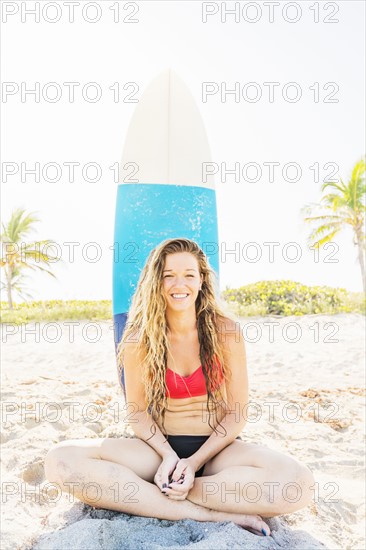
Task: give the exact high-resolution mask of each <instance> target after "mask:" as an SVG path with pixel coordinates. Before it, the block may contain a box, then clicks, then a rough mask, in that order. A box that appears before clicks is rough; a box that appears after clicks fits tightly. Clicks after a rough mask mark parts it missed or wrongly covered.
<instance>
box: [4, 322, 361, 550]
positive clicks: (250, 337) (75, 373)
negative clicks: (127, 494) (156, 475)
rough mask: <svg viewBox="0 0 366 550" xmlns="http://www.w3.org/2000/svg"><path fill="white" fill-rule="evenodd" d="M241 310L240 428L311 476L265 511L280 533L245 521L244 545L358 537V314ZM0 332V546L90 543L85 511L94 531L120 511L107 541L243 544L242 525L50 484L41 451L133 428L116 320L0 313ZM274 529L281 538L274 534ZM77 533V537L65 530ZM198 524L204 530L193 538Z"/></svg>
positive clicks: (353, 545)
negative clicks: (304, 499) (285, 502)
mask: <svg viewBox="0 0 366 550" xmlns="http://www.w3.org/2000/svg"><path fill="white" fill-rule="evenodd" d="M240 322H241V327H242V331H243V336H244V339H245V341H246V350H247V362H248V373H249V382H250V402H251V404H252V405H251V407H250V408H249V411H250V414H249V418H248V423H247V424H246V426H245V429H244V431H243V434H242V438H243V439H244V440H245V441H252V442H260V443H262V444H265V445H267V446H268V447H270V448H272V449H274V450H277V451H281V452H283V453H286V454H289V455H291V456H294V457H296V458H297V459H298V460H300V461H302V462H304V463H305V464H306V465H307V466H308V467H309V468H310V469H311V470H312V472H313V474H314V476H315V479H316V487H315V488H314V499H313V503H312V504H311V505H310V506H309V507H307V508H305V509H303V510H300V511H298V512H296V513H294V514H289V515H286V516H281V517H280V518H278V519H277V518H274V519H271V520H269V525H270V526H271V529H274V530H275V531H276V529H278V530H277V533H278V538H277V541H276V539H273V538H268V540H264V537H263V538H262V537H256V536H255V535H253V534H251V533H247V535H248V536H249V537H250V539H248V540H250V541H251V542H252V545H253V546H252V548H280V547H281V548H294V547H295V546H293V544H292V543H291V536H292V535H293V536H297V537H298V539H297V540H300V539H301V540H302V541H306V540H307V541H313V542H311V544H310V543H308V545H307V546H306V542H303V543H302V545H301V544H300V542H299V543H298V545H297V546H296V548H304V549H305V548H307V550H308V549H309V548H316V547H319V548H320V547H325V548H329V549H332V550H333V549H360V550H361V549H363V548H365V546H366V544H365V539H364V519H365V507H364V505H365V493H364V475H363V474H364V449H365V442H364V406H365V398H364V395H365V391H364V388H365V379H364V370H365V362H364V357H365V341H364V334H365V317H364V316H362V315H359V314H339V315H334V316H331V315H306V316H303V317H284V318H277V317H260V318H254V317H250V318H245V319H244V318H242V319H241V320H240ZM1 332H2V433H1V451H2V452H1V459H2V464H1V466H2V543H1V548H2V549H4V550H5V549H6V550H15V549H18V550H20V549H21V550H25V549H30V548H34V549H36V548H37V549H38V548H39V549H41V548H62V547H63V544H64V543H63V542H62V541H66V540H69V541H70V540H73V541H74V544H71V543H69V545H68V546H67V545H66V543H65V546H64V547H65V548H66V547H68V548H71V547H73V548H74V549H76V548H87V547H88V546H87V543H86V542H85V541H84V542H77V541H78V540H79V541H82V537H81V534H82V533H85V530H86V524H85V525H84V522H85V521H87V530H88V529H89V530H90V533H93V522H103V529H104V531H103V532H104V533H106V532H107V531H105V529H107V527H108V529H109V528H110V527H111V525H112V524H115V526H116V525H117V521H116V520H119V519H123V520H124V521H123V522H122V521H121V523H120V524H119V525H120V529H121V533H122V532H123V533H124V538H123V540H124V542H123V544H121V543H120V544H119V546H118V545H116V543H115V542H114V543H113V544H112V540H114V539H113V537H112V535H111V538H110V540H111V544H110V545H108V544H106V542H105V539H104V547H105V548H117V547H119V548H129V547H130V548H163V547H171V548H172V547H175V545H176V547H181V548H182V547H187V548H227V547H228V548H239V547H244V546H240V545H239V546H236V545H235V544H238V540H237V539H235V538H233V537H235V536H236V535H235V533H237V532H238V529H239V528H238V527H237V526H235V525H234V524H217V525H214V524H210V526H209V527H207V526H208V524H205V525H204V526H203V525H198V523H199V522H192V521H188V520H184V521H181V522H179V526H173V525H172V523H173V522H167V521H164V522H161V521H160V520H156V519H154V520H149V519H147V518H139V517H136V516H134V517H130V516H128V514H118V513H115V512H108V511H103V510H93V509H92V508H91V507H89V506H87V505H84V504H83V503H81V502H80V501H78V500H76V499H75V500H74V501H73V502H72V501H71V502H70V501H69V498H68V495H64V494H62V495H61V494H57V492H56V491H55V490H54V489H52V488H49V487H48V488H47V483H46V481H45V477H44V467H43V460H44V457H45V455H46V453H47V450H48V449H49V448H50V447H51V446H52V445H53V444H55V443H57V442H59V441H63V440H65V439H74V438H85V437H87V438H98V437H120V436H123V435H124V436H128V437H131V436H133V432H132V430H131V428H130V427H129V426H127V425H126V423H125V422H124V416H125V410H124V401H123V394H122V391H121V389H120V387H119V384H118V382H117V371H116V362H115V353H114V342H113V326H112V321H111V322H98V323H96V322H89V321H69V322H67V321H60V322H58V323H55V322H52V323H51V322H49V323H29V324H27V325H22V326H19V327H13V326H10V325H2V327H1ZM90 522H91V523H90ZM147 522H148V524H149V525H150V526H151V525H152V526H153V527H154V528H155V527H156V528H158V527H159V526H160V524H161V523H163V524H165V525H166V526H168V525H171V526H172V528H174V529H175V528H176V527H179V529H180V533H183V532H187V531H185V529H186V530H188V531H189V533H190V535H189V537H188V539H186V538H185V537H184V536H183V537H180V538H179V541H180V542H179V543H178V542H176V541H174V538H173V539H166V540H165V539H164V538H162V539H161V540H160V541H159V540H158V541H156V540H155V541H152V539H151V534H150V535H148V533H147V531H146V529H145V530H144V529H143V527H144V526H145V525H146V524H147ZM94 525H97V523H95V524H94ZM139 526H140V527H139ZM101 528H102V527H101V523H98V529H99V530H100V529H101ZM136 529H137V531H136ZM139 529H140V531H139ZM205 529H206V531H205ZM67 530H69V531H68V532H69V534H68V535H65V536H64V538H62V533H63V532H65V533H66V532H67ZM211 530H214V531H211ZM133 531H134V533H135V535H132V532H133ZM143 531H145V535H144V534H143ZM165 531H166V532H167V530H165ZM165 531H162V532H163V533H164V532H165ZM136 532H141V538H140V539H138V540H137V539H135V538H132V537H133V536H134V537H135V536H136ZM213 532H214V533H215V534H214V538H213V535H212V533H213ZM281 532H282V533H285V534H286V537H288V538H287V540H288V541H289V542H288V545H286V544H285V543H284V542H283V541H284V540H285V539H282V542H281V539H280V534H281ZM71 533H74V534H73V535H71ZM75 533H76V534H77V536H76V538H67V537H71V536H74V537H75ZM172 533H174V531H172ZM195 533H199V534H200V537H198V538H197V542H196V543H194V541H195V538H194V535H195ZM205 533H206V534H207V540H206V542H205V536H206V535H205ZM300 534H301V536H300ZM79 535H80V537H81V538H79V539H78V538H77V537H78V536H79ZM211 535H212V536H211ZM121 536H122V535H121ZM139 536H140V535H139ZM143 536H145V539H143ZM161 536H162V537H164V536H165V535H164V534H162V535H161ZM166 536H167V535H166ZM57 537H58V538H57ZM60 537H61V538H60ZM130 537H131V538H130ZM210 537H211V538H210ZM301 537H302V538H301ZM294 540H295V539H294ZM42 541H43V542H42ZM60 541H61V542H60ZM75 541H76V542H75ZM169 541H170V542H169ZM315 541H317V542H315ZM95 544H96V543H95ZM160 544H161V545H160ZM215 544H216V546H215ZM281 544H282V545H281ZM318 545H319V546H318ZM323 545H324V546H323ZM97 547H98V548H99V547H101V548H102V547H103V545H101V546H93V548H97ZM246 547H247V548H249V547H250V546H249V545H247V546H246Z"/></svg>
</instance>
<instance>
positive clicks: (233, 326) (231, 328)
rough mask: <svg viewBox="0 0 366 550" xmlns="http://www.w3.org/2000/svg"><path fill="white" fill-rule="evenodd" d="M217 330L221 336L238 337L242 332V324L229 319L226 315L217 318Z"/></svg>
mask: <svg viewBox="0 0 366 550" xmlns="http://www.w3.org/2000/svg"><path fill="white" fill-rule="evenodd" d="M217 320H218V322H217V330H218V333H219V334H220V335H221V336H226V337H230V336H233V337H235V336H236V337H237V335H238V332H240V322H239V321H238V320H235V319H232V318H231V317H227V316H226V315H218V316H217Z"/></svg>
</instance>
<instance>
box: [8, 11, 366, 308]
mask: <svg viewBox="0 0 366 550" xmlns="http://www.w3.org/2000/svg"><path fill="white" fill-rule="evenodd" d="M25 4H26V5H27V7H28V9H29V6H31V5H32V6H33V5H34V2H27V3H25V2H3V3H2V10H3V13H2V16H3V24H2V60H1V61H2V81H3V86H4V83H8V84H7V87H6V90H7V91H8V92H11V91H13V92H14V93H13V94H11V93H9V94H8V95H7V96H5V97H4V94H3V99H2V105H1V108H2V119H3V125H2V138H3V139H2V163H3V171H4V163H16V165H17V166H18V167H19V171H18V172H17V173H16V174H15V175H8V177H7V181H6V182H5V181H3V183H2V192H1V194H2V196H1V199H2V209H1V217H2V222H3V223H5V222H7V221H8V219H9V217H10V214H11V212H12V211H13V210H14V209H15V208H18V207H22V208H26V210H27V211H28V212H35V211H36V212H37V213H38V216H39V217H40V219H41V222H40V223H38V224H36V226H35V229H36V232H35V233H34V234H33V235H32V238H34V239H38V240H41V239H52V240H55V241H57V242H58V243H59V245H60V251H61V253H62V259H63V260H64V263H63V264H60V263H59V262H57V263H56V264H54V265H53V267H52V271H53V272H54V273H55V275H56V276H57V280H54V279H52V278H51V277H49V276H48V275H45V274H41V273H36V274H34V275H32V277H30V278H29V291H30V293H31V294H33V296H34V299H40V300H41V299H90V300H93V299H111V298H112V261H113V254H112V251H111V250H110V247H111V246H112V244H113V230H114V211H115V199H116V186H117V183H116V182H115V181H114V177H113V171H112V170H111V169H110V168H109V167H110V166H112V165H114V164H115V163H117V162H119V161H120V158H121V155H122V148H123V144H124V139H125V136H126V132H127V127H128V124H129V121H130V118H131V115H132V113H133V109H134V107H135V104H134V103H127V102H123V98H125V97H126V96H127V95H128V93H129V92H131V91H132V87H131V86H130V87H128V88H127V89H123V86H124V85H125V84H126V83H128V82H134V83H136V85H137V88H136V85H135V88H136V89H137V90H138V91H137V93H136V96H135V97H136V98H139V97H141V94H142V93H143V91H144V89H145V87H146V86H147V85H148V84H149V82H150V81H151V79H152V78H154V77H155V76H156V75H157V74H158V73H159V72H161V71H162V70H164V69H166V68H169V67H170V68H172V69H174V70H175V71H176V73H177V74H178V75H179V76H180V78H181V79H182V80H183V81H184V82H185V83H186V85H187V86H188V87H189V89H190V91H191V93H192V95H193V96H194V98H195V99H196V102H197V105H198V107H199V110H200V112H201V115H202V118H203V121H204V124H205V127H206V131H207V135H208V140H209V143H210V147H211V156H212V161H213V162H216V163H218V165H221V163H226V165H227V167H228V169H231V168H233V166H234V164H235V163H239V164H240V169H242V168H243V167H245V165H247V164H248V163H257V164H258V165H259V166H260V168H261V170H262V176H261V177H260V178H259V180H258V181H257V182H250V181H245V180H244V178H243V176H241V178H240V181H239V182H235V181H234V177H233V176H228V178H227V181H226V183H224V182H223V181H220V179H221V174H220V173H219V174H217V176H216V191H217V207H218V221H219V238H220V241H221V253H222V254H221V264H220V288H221V289H224V288H225V287H226V286H229V287H231V288H234V287H238V286H242V285H246V284H249V283H253V282H256V281H261V280H275V279H291V280H294V281H298V282H300V283H303V284H309V285H329V286H337V287H344V288H347V289H349V290H353V291H361V290H362V283H361V274H360V267H359V263H358V260H357V250H356V247H355V246H354V245H353V244H352V233H351V231H350V230H349V229H348V230H346V231H343V232H342V233H341V234H340V235H339V236H337V237H336V239H335V243H334V245H333V246H332V247H329V248H328V250H327V251H325V250H323V251H321V252H320V257H319V261H316V258H315V257H314V253H313V252H311V251H309V250H308V249H307V245H306V237H307V235H308V233H309V231H310V227H308V226H307V225H305V224H304V223H303V221H302V218H301V215H300V209H301V207H303V206H304V205H305V204H306V203H309V202H318V201H319V200H320V197H321V193H320V187H321V184H322V181H323V180H324V178H326V177H327V176H328V175H330V174H331V173H332V166H334V164H335V165H336V166H338V169H336V174H335V177H336V178H339V176H340V177H341V178H342V179H343V181H345V182H346V181H348V179H349V177H350V175H351V171H352V168H353V166H354V164H355V163H356V162H357V161H358V160H359V159H360V158H361V156H362V155H363V154H364V151H365V127H364V120H365V109H364V94H365V71H364V67H365V55H364V51H365V24H364V21H365V3H364V2H363V1H347V2H345V1H341V2H330V3H326V2H313V1H311V2H307V1H301V2H297V3H296V2H295V3H293V4H295V5H296V6H297V9H298V10H300V9H301V13H300V11H298V17H299V20H298V21H297V22H293V23H290V22H288V21H286V20H285V19H284V17H287V18H288V19H293V18H294V17H295V15H296V13H295V11H294V10H295V8H292V9H289V10H288V12H287V15H286V13H285V14H284V15H283V13H282V10H283V8H284V6H285V4H287V2H280V6H279V7H277V8H276V10H275V11H274V21H273V22H272V23H271V22H269V8H268V6H266V5H265V4H266V2H264V3H263V2H256V5H257V8H258V13H259V14H260V10H261V12H262V13H261V16H260V15H259V16H258V21H257V22H255V23H254V22H252V23H250V22H248V21H246V20H245V13H244V14H243V9H244V7H245V5H246V4H247V2H240V9H241V11H240V13H239V14H238V15H239V22H237V23H236V22H235V19H234V16H233V15H231V16H230V15H227V21H226V22H222V21H221V15H222V14H221V13H220V7H221V2H210V3H206V9H208V10H213V11H214V10H215V9H216V8H217V10H218V12H217V13H216V14H212V15H209V16H208V17H207V22H206V23H203V22H202V10H204V9H205V7H204V6H203V4H205V3H201V2H197V1H178V2H172V1H169V2H168V1H161V2H155V1H153V0H152V1H151V0H149V1H145V2H140V1H139V2H130V3H126V2H119V6H120V13H119V19H120V21H119V22H117V23H115V22H114V21H113V18H114V17H117V15H118V14H117V13H116V6H117V3H116V2H115V1H113V2H109V1H103V2H99V3H98V2H95V3H94V8H93V6H92V7H90V8H88V11H87V12H86V17H89V19H93V18H97V17H98V16H99V21H97V22H96V23H90V22H88V21H85V20H83V17H82V8H83V7H84V6H85V5H86V4H87V3H86V2H83V1H80V3H79V4H80V5H75V11H74V18H75V21H74V23H70V22H69V21H68V19H69V11H68V10H67V9H66V7H65V5H64V2H57V4H58V6H59V12H56V8H55V7H53V8H52V9H51V8H49V11H47V12H46V13H42V12H41V13H40V21H39V22H35V21H34V15H33V16H32V15H31V14H27V13H23V14H22V9H24V5H25ZM45 4H46V3H45V2H40V5H41V6H42V7H43V6H44V5H45ZM53 4H56V2H53ZM127 4H129V5H127ZM234 4H235V3H234V2H226V6H227V9H232V8H233V6H234ZM325 4H327V5H328V8H325ZM4 5H7V7H6V8H4ZM95 5H97V8H95ZM314 5H316V6H318V8H319V22H317V23H315V22H314V17H316V14H315V12H314V9H311V6H314ZM14 6H15V7H17V8H19V10H18V12H17V13H14V14H12V15H11V14H10V12H11V11H15V7H14ZM135 6H137V7H138V11H137V9H136V8H135ZM337 8H339V9H338V10H337ZM4 9H6V10H7V13H9V15H8V16H7V21H6V22H4V18H5V17H6V13H5V12H4ZM97 9H98V11H97ZM253 9H254V8H252V10H251V11H248V12H247V19H248V18H251V19H253V18H254V15H255V14H254V11H253ZM52 10H53V11H52ZM93 10H94V11H93ZM113 10H114V11H113ZM336 11H337V13H336ZM133 12H135V13H133ZM333 12H334V13H333ZM129 14H131V15H130V16H129ZM57 17H59V18H60V20H59V21H58V22H55V23H50V22H47V20H46V19H47V18H48V19H52V18H53V19H55V18H57ZM129 17H130V18H131V19H136V20H137V22H136V23H128V22H127V21H123V19H128V18H129ZM326 17H328V19H330V20H332V19H333V20H334V19H338V20H339V21H338V22H335V23H326V22H324V19H325V18H326ZM22 18H23V19H24V22H22ZM22 82H23V83H24V84H23V85H22V84H21V83H22ZM37 82H38V83H39V86H40V90H41V94H40V100H39V102H35V99H34V96H32V95H27V96H25V101H24V99H23V101H22V96H21V89H22V87H23V90H24V88H27V89H30V88H34V87H35V85H36V84H35V83H37ZM49 82H54V83H57V85H58V89H59V90H61V97H60V99H59V100H58V101H55V102H50V101H46V100H45V99H44V97H43V96H42V91H43V92H44V95H45V97H46V98H47V97H49V98H52V97H54V96H53V94H54V93H55V89H56V88H55V87H54V88H53V89H52V88H47V86H46V84H47V83H49ZM65 82H78V83H80V85H79V86H76V87H75V101H74V102H73V103H71V102H70V101H69V95H68V93H69V88H68V87H67V85H65V84H64V83H65ZM89 82H96V83H97V84H98V87H99V89H100V90H101V92H102V97H101V98H100V100H99V101H97V102H88V101H86V100H85V99H84V98H83V95H82V93H81V90H82V89H83V90H85V89H86V93H88V92H89V93H90V97H92V94H93V89H92V88H90V87H89V88H88V87H87V86H86V84H87V83H89ZM116 82H118V83H119V89H120V101H117V102H114V101H113V98H114V95H113V94H114V93H115V90H116V86H114V91H113V90H111V89H110V87H111V86H113V85H114V84H115V83H116ZM204 82H215V83H217V85H218V87H219V89H223V87H224V86H225V85H226V87H227V89H232V88H233V87H234V86H235V83H236V82H237V83H239V84H237V86H239V89H240V92H241V95H240V98H239V99H240V100H239V102H235V101H234V97H233V95H228V96H226V101H221V100H220V94H219V93H217V94H215V95H213V96H209V97H208V98H207V102H203V101H202V93H201V92H202V86H203V83H204ZM249 82H256V83H257V89H259V90H260V91H261V92H262V97H261V99H260V100H258V101H257V102H250V101H248V98H249V99H250V98H251V97H253V93H254V88H253V87H252V88H250V89H248V92H247V93H248V95H247V96H245V89H246V88H245V85H246V84H247V83H249ZM266 82H267V83H268V82H276V83H279V85H278V86H277V87H275V92H274V101H273V102H270V101H269V95H268V94H269V92H268V90H269V88H268V86H266V85H264V83H266ZM290 82H292V83H293V82H295V83H297V89H298V90H300V91H301V98H300V99H299V101H297V102H290V101H285V100H284V99H283V95H282V94H283V91H284V90H285V89H286V86H287V84H288V83H290ZM9 83H14V84H9ZM330 83H335V84H330ZM17 90H19V91H17ZM47 90H48V91H47ZM243 90H244V92H243ZM294 90H295V88H294V87H290V88H289V89H288V95H289V96H290V97H293V93H294ZM317 90H318V92H319V99H318V101H315V100H314V97H315V95H316V94H317ZM242 92H243V94H242ZM47 93H48V94H49V96H47ZM243 95H244V97H243ZM245 97H246V98H247V99H245ZM326 98H328V100H329V99H333V100H334V99H336V100H338V101H337V102H326V101H325V99H326ZM5 100H6V102H5ZM224 100H225V97H224ZM36 162H39V163H40V166H41V169H42V168H43V167H44V166H45V165H46V164H47V163H50V162H55V163H58V164H59V165H60V168H61V169H62V170H61V173H62V175H61V179H60V181H59V182H58V183H52V182H50V181H46V180H45V179H44V178H42V175H41V181H40V182H39V183H35V180H34V176H33V175H31V174H28V175H26V180H25V181H24V182H22V181H21V163H24V167H25V168H32V167H34V164H35V163H36ZM71 162H78V163H80V166H79V167H77V168H75V181H74V182H70V181H68V180H69V178H68V169H67V165H65V163H71ZM91 162H92V163H98V164H99V165H100V167H101V177H100V179H99V181H96V182H94V183H93V182H88V181H86V180H85V179H83V175H82V170H81V168H82V167H83V166H84V165H85V164H87V163H91ZM270 162H276V163H280V165H279V167H278V168H277V171H276V172H275V178H274V181H272V182H271V181H269V177H268V168H267V167H266V165H265V164H264V163H270ZM287 163H297V164H298V165H299V166H300V167H301V171H302V176H301V177H300V179H299V181H297V182H289V181H285V180H284V178H283V176H282V169H283V167H284V165H286V164H287ZM328 163H329V164H328ZM332 163H333V164H332ZM7 166H10V165H7ZM314 166H319V181H315V177H314V170H313V169H311V168H310V167H314ZM293 174H294V172H291V170H290V171H289V173H288V175H289V177H292V176H293ZM53 175H54V172H52V171H50V173H49V178H51V177H53ZM87 175H88V176H89V177H93V176H94V172H93V171H92V170H90V172H88V174H87ZM3 176H4V172H3ZM249 176H250V177H252V176H253V172H252V171H250V172H249ZM46 177H47V176H46ZM67 242H69V243H71V242H73V243H79V246H76V245H75V259H74V261H73V262H71V261H70V259H71V258H70V246H71V245H69V247H68V246H67V245H64V244H63V243H67ZM91 242H96V243H98V246H99V251H100V255H101V257H100V258H99V260H98V261H96V262H93V261H92V260H93V257H94V254H95V249H93V248H90V247H89V260H90V261H88V256H87V254H88V248H86V253H84V255H83V254H82V249H83V248H84V250H85V247H87V245H88V243H91ZM253 242H255V243H257V246H258V247H259V249H260V250H261V251H262V258H261V259H259V260H258V261H256V262H254V263H253V262H251V261H250V258H252V257H253V254H254V249H253V248H252V249H249V250H248V255H247V256H245V250H246V246H247V244H248V243H253ZM269 242H272V243H279V246H277V247H275V255H274V260H273V261H272V262H271V261H269V260H270V258H269V247H268V246H265V245H264V243H269ZM235 243H238V244H236V245H235ZM289 243H297V244H296V246H297V253H299V252H300V254H301V257H300V258H299V259H298V261H295V262H290V261H289V260H287V261H286V259H284V258H283V254H282V252H283V251H284V250H285V251H286V248H287V247H288V246H289ZM235 246H236V247H237V249H239V251H240V254H241V256H240V257H239V258H235V257H234V255H227V256H226V258H225V250H232V249H234V248H235ZM294 255H295V248H294V247H290V248H288V256H289V257H290V258H293V257H294ZM248 256H249V257H248ZM236 260H237V261H236ZM1 299H2V300H5V299H6V296H5V294H2V296H1ZM15 299H16V301H18V299H17V298H15Z"/></svg>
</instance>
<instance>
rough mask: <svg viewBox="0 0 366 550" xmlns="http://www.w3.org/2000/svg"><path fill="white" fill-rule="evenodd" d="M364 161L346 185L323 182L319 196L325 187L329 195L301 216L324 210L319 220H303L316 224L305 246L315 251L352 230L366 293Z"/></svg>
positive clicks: (365, 166) (312, 218) (309, 218)
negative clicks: (344, 230)
mask: <svg viewBox="0 0 366 550" xmlns="http://www.w3.org/2000/svg"><path fill="white" fill-rule="evenodd" d="M365 169H366V165H365V158H361V160H359V161H358V162H357V163H356V165H355V167H354V168H353V171H352V175H351V179H350V180H349V182H348V183H347V184H345V183H344V182H343V180H342V178H340V181H341V183H336V182H325V183H324V184H323V185H322V188H321V190H322V192H323V191H324V190H325V189H327V188H328V187H330V188H331V190H332V192H330V193H328V194H326V195H325V196H324V197H322V199H321V200H320V204H314V203H313V204H308V205H306V206H305V207H304V208H303V209H302V210H301V212H302V213H306V214H311V213H312V210H313V209H324V210H325V213H323V214H320V215H318V216H309V217H306V218H304V221H305V222H308V223H312V222H318V227H317V228H316V229H313V231H312V232H311V234H310V236H309V238H308V244H309V246H311V247H314V248H320V247H321V246H323V245H324V244H325V243H328V242H330V241H332V239H333V237H334V236H335V235H337V233H339V232H340V231H341V230H342V229H343V228H344V227H346V226H347V225H349V226H351V228H352V231H353V244H354V245H355V246H357V247H358V249H357V252H358V261H359V263H360V267H361V277H362V284H363V290H364V292H366V280H365V257H364V253H365V250H366V239H365V233H364V223H365V211H366V206H365V194H366V185H365Z"/></svg>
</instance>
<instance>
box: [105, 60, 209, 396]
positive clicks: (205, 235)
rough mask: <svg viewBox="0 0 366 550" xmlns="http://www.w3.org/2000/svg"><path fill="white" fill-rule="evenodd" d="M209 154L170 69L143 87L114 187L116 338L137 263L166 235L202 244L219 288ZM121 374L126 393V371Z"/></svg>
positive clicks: (194, 110)
mask: <svg viewBox="0 0 366 550" xmlns="http://www.w3.org/2000/svg"><path fill="white" fill-rule="evenodd" d="M210 161H211V154H210V147H209V143H208V139H207V135H206V130H205V127H204V124H203V120H202V117H201V114H200V112H199V109H198V106H197V104H196V102H195V99H194V97H193V96H192V94H191V92H190V90H189V89H188V87H187V86H186V85H185V83H184V82H183V81H182V80H181V79H180V78H179V77H178V75H177V74H176V73H175V71H173V70H172V69H167V70H165V71H163V72H161V73H160V74H159V75H157V76H156V77H155V78H154V79H153V80H152V81H151V82H150V83H149V85H148V86H147V87H146V88H145V90H144V92H143V94H142V95H141V98H140V99H139V101H138V103H136V107H135V110H134V112H133V115H132V118H131V121H130V124H129V127H128V130H127V134H126V138H125V143H124V148H123V154H122V160H121V164H120V171H119V173H120V178H119V179H120V181H119V184H118V187H117V196H116V208H115V224H114V244H113V250H114V258H113V291H112V293H113V296H112V306H113V323H114V343H115V351H116V353H117V346H118V343H119V342H120V340H121V338H122V335H123V331H124V328H125V326H126V321H127V315H128V310H129V307H130V305H131V299H132V296H133V294H134V292H135V290H136V287H137V283H138V279H139V276H140V273H141V270H142V268H143V266H144V264H145V262H146V259H147V257H148V255H149V253H150V251H151V250H152V249H153V248H154V247H155V246H157V245H158V244H159V243H160V242H162V241H163V240H165V239H170V238H177V237H185V238H188V239H192V240H194V241H195V242H196V243H197V244H198V245H199V246H201V248H202V249H203V251H204V252H205V254H206V256H207V258H208V260H209V264H210V266H211V268H212V269H213V270H214V272H215V274H216V281H215V283H216V285H217V288H216V289H215V290H216V291H217V292H218V291H219V246H218V243H219V241H218V223H217V204H216V192H215V182H214V177H213V175H211V176H207V181H203V180H204V178H203V177H202V165H203V163H205V162H210ZM119 382H120V384H121V387H122V389H123V392H124V395H125V397H126V393H125V384H124V373H123V370H122V372H121V376H120V375H119Z"/></svg>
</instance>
